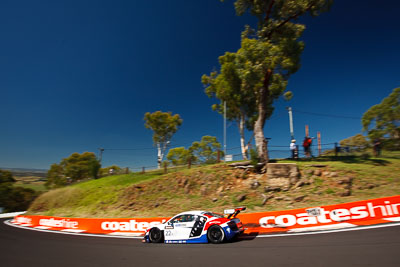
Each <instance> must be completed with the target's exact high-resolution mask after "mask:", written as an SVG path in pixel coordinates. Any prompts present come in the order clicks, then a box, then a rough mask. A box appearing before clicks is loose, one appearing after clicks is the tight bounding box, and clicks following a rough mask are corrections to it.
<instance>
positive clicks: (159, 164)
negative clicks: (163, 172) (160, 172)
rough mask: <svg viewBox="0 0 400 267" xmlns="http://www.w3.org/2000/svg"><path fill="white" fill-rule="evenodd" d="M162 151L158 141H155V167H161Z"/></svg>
mask: <svg viewBox="0 0 400 267" xmlns="http://www.w3.org/2000/svg"><path fill="white" fill-rule="evenodd" d="M161 162H162V151H161V144H160V142H158V143H157V168H158V169H161Z"/></svg>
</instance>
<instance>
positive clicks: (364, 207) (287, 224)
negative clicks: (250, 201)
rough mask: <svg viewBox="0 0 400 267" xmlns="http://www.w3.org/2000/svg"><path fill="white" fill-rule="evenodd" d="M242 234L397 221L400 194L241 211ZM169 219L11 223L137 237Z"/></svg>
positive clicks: (20, 219) (21, 219)
mask: <svg viewBox="0 0 400 267" xmlns="http://www.w3.org/2000/svg"><path fill="white" fill-rule="evenodd" d="M238 218H240V219H241V221H242V223H243V224H244V226H245V228H246V230H245V234H254V235H257V234H274V233H282V232H286V233H290V232H301V231H318V230H328V229H338V228H347V227H356V226H361V225H373V224H381V223H389V222H395V221H400V196H393V197H385V198H378V199H371V200H365V201H357V202H351V203H344V204H336V205H329V206H320V207H308V208H305V209H294V210H285V211H272V212H259V213H241V214H239V215H238ZM168 219H169V218H167V217H160V218H125V219H97V218H62V217H51V216H37V215H18V216H16V217H14V219H13V221H12V223H14V224H17V225H21V226H28V227H34V228H38V229H48V230H56V231H65V232H76V233H80V232H84V233H93V234H111V235H126V236H141V235H143V234H144V233H145V231H146V229H147V228H149V227H152V226H153V225H155V224H158V223H163V222H165V221H167V220H168Z"/></svg>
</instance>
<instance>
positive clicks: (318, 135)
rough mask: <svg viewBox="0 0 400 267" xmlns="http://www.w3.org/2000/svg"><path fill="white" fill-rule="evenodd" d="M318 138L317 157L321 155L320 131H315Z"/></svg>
mask: <svg viewBox="0 0 400 267" xmlns="http://www.w3.org/2000/svg"><path fill="white" fill-rule="evenodd" d="M317 138H318V157H321V132H317Z"/></svg>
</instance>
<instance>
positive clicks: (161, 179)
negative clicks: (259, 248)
mask: <svg viewBox="0 0 400 267" xmlns="http://www.w3.org/2000/svg"><path fill="white" fill-rule="evenodd" d="M280 162H291V161H280ZM297 164H298V167H299V169H300V172H301V179H300V181H299V182H298V183H297V184H296V185H295V186H292V187H291V188H290V189H289V190H287V191H283V190H279V189H271V188H268V187H266V180H265V179H266V178H265V176H263V175H260V174H255V173H251V172H247V171H244V170H240V169H234V168H232V167H229V166H228V165H227V164H222V163H221V164H215V165H208V166H202V167H196V168H192V169H185V170H181V171H176V172H173V173H168V174H162V173H161V172H160V171H153V172H147V173H145V174H140V173H134V174H127V175H115V176H108V177H104V178H101V179H98V180H90V181H87V182H82V183H78V184H74V185H71V186H67V187H64V188H60V189H55V190H51V191H49V192H46V193H44V194H42V195H41V196H40V197H38V198H37V199H36V200H35V201H34V203H33V204H32V205H31V207H30V209H29V211H28V213H29V214H41V215H50V216H64V217H103V218H106V217H155V216H171V215H174V214H176V213H178V212H182V211H185V210H192V209H205V210H213V211H216V212H222V210H223V209H224V208H230V207H235V206H243V205H244V206H247V207H248V209H249V211H250V212H259V211H271V210H282V209H293V208H305V207H310V206H317V205H328V204H335V203H343V202H351V201H357V200H364V199H370V198H378V197H384V196H392V195H398V194H399V193H400V153H390V154H385V155H384V157H381V158H368V157H356V156H345V157H337V158H334V157H324V158H319V159H312V160H300V161H298V162H297Z"/></svg>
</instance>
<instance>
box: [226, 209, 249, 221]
mask: <svg viewBox="0 0 400 267" xmlns="http://www.w3.org/2000/svg"><path fill="white" fill-rule="evenodd" d="M242 210H246V207H239V208H236V209H228V210H224V214H228V217H227V218H228V219H233V218H235V217H236V216H237V215H238V214H239V213H240V212H241V211H242Z"/></svg>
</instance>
